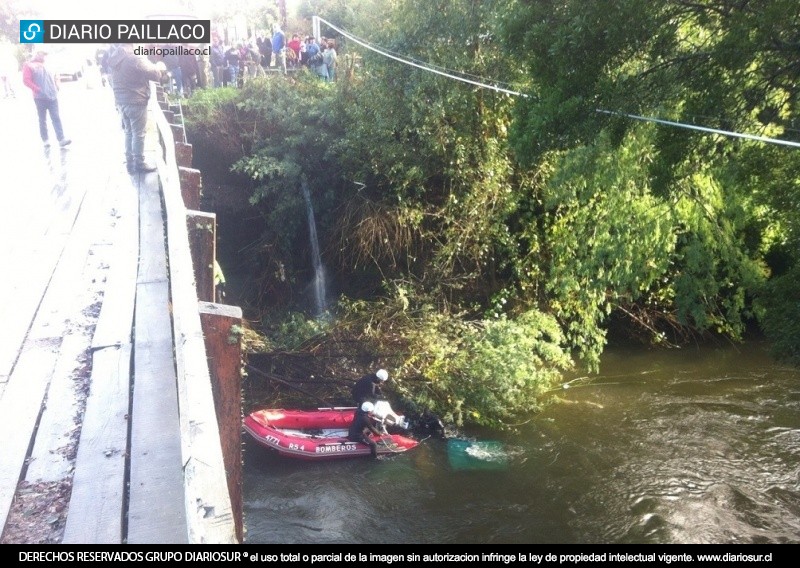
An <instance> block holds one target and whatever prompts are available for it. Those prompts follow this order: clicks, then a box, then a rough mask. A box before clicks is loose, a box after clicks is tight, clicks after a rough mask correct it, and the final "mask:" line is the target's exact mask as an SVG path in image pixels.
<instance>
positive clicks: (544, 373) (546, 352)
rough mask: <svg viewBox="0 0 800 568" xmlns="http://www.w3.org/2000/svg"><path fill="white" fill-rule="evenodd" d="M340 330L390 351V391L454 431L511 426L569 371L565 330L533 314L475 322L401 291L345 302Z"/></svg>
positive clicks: (408, 290) (400, 287)
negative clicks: (463, 426)
mask: <svg viewBox="0 0 800 568" xmlns="http://www.w3.org/2000/svg"><path fill="white" fill-rule="evenodd" d="M342 308H343V313H342V315H341V319H340V324H339V325H340V326H342V327H347V326H349V327H350V328H351V331H352V332H354V333H359V334H360V335H361V340H362V341H370V342H373V343H374V345H375V349H376V350H386V349H391V350H392V351H391V353H385V358H392V359H391V360H393V362H394V363H395V364H394V365H393V368H395V369H396V372H395V373H394V374H393V377H395V378H394V379H393V381H392V386H393V388H394V389H395V390H396V391H398V392H399V393H400V394H402V395H404V396H405V397H406V398H408V399H410V400H413V401H414V402H415V403H417V404H418V405H419V406H421V407H423V408H427V409H430V410H433V411H434V412H436V413H438V414H440V415H441V416H443V417H446V419H447V420H449V421H452V422H454V423H456V424H465V423H469V424H481V425H487V426H492V427H513V425H514V424H515V423H516V422H518V421H520V420H523V419H524V418H525V417H527V416H530V414H531V412H534V411H536V410H537V409H538V408H539V406H540V404H541V395H542V393H544V392H545V391H546V390H548V389H550V388H551V387H552V386H553V385H554V384H555V383H556V382H558V380H559V379H560V378H561V372H562V371H563V370H565V369H568V368H569V367H570V366H571V359H570V357H569V356H568V355H567V354H566V353H565V352H564V351H563V350H562V348H561V343H562V341H563V338H562V334H561V330H560V327H559V326H558V324H557V322H556V321H555V319H554V318H552V317H551V316H548V315H546V314H542V313H541V312H538V311H536V310H530V311H527V312H524V313H522V314H520V315H519V316H516V317H506V316H501V317H499V318H496V319H494V318H493V319H488V320H470V319H466V318H465V317H464V314H455V313H448V312H446V311H442V310H439V309H437V308H435V307H434V305H433V304H431V303H430V298H425V297H423V296H418V295H417V293H416V292H415V291H414V290H413V289H412V288H410V287H408V286H404V285H398V286H397V287H396V288H395V289H394V293H393V295H392V296H391V298H389V299H387V300H386V301H384V302H378V303H375V302H365V301H359V302H344V303H343V304H342Z"/></svg>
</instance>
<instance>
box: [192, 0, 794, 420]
mask: <svg viewBox="0 0 800 568" xmlns="http://www.w3.org/2000/svg"><path fill="white" fill-rule="evenodd" d="M306 4H307V5H306V7H305V8H304V9H306V10H308V11H316V10H317V9H319V10H324V11H325V13H324V14H322V15H323V17H324V16H325V15H327V16H328V17H329V18H330V19H331V20H332V21H333V20H335V18H336V17H339V18H342V19H344V20H345V21H346V22H347V24H346V26H344V27H346V28H348V31H352V32H353V33H355V35H357V36H359V37H361V38H364V39H366V40H367V41H369V42H371V43H373V44H376V45H377V46H379V47H380V48H381V49H382V50H385V51H387V52H390V53H393V54H397V55H399V56H402V57H404V58H410V59H413V60H414V61H416V62H418V63H420V64H423V63H425V64H430V65H432V66H434V67H435V68H437V69H440V70H442V69H447V70H448V71H449V72H454V73H459V72H462V71H463V72H469V73H470V74H471V78H473V79H479V80H482V79H480V78H481V77H488V78H490V79H486V81H487V82H490V83H497V82H499V81H502V82H504V86H511V87H514V86H516V89H517V90H520V89H523V90H525V92H526V93H528V94H529V95H530V96H529V97H510V96H508V95H505V94H500V93H498V92H496V91H492V90H486V89H480V88H476V87H474V86H472V85H467V84H464V83H462V82H455V81H453V80H451V79H447V78H444V77H442V76H441V75H437V74H433V73H430V72H427V71H424V70H422V69H419V68H417V67H412V66H407V65H403V64H402V63H400V62H398V61H395V60H393V59H390V58H386V57H385V56H383V55H379V54H377V53H375V52H373V51H370V50H366V49H364V48H362V47H361V46H359V45H357V44H355V43H354V42H349V41H348V42H344V46H345V47H344V49H343V50H341V51H340V57H341V61H342V62H345V61H346V62H348V64H347V66H346V67H345V66H344V65H343V69H342V71H343V72H342V73H340V74H339V76H338V77H339V79H338V80H337V82H336V83H334V84H330V83H325V82H321V81H319V80H317V79H316V78H315V77H312V76H311V75H310V74H307V73H298V74H297V76H296V77H289V78H287V77H284V76H270V77H268V78H267V79H265V80H263V81H252V82H248V84H247V85H246V87H245V88H244V89H242V90H239V91H235V90H231V91H219V92H216V93H213V94H208V95H207V94H205V93H201V94H200V95H198V96H195V97H193V98H192V99H191V100H190V101H189V102H188V103H187V109H186V114H187V117H188V119H189V122H190V126H191V129H193V131H192V132H190V134H191V135H192V137H194V136H195V135H199V136H201V137H204V138H206V139H208V140H210V141H211V142H209V146H210V147H213V148H214V149H215V151H214V157H215V159H219V160H221V161H224V162H225V163H226V168H231V172H230V173H231V175H235V176H239V179H244V180H246V182H247V183H244V184H243V183H237V184H232V185H235V188H231V189H230V192H231V193H234V192H240V193H245V194H246V199H245V200H243V201H244V202H245V205H241V209H240V210H239V211H240V212H241V217H242V218H243V219H246V220H247V223H242V224H243V225H246V224H253V225H255V226H256V229H257V230H258V231H259V234H260V236H259V238H258V239H257V241H256V242H255V243H246V245H245V246H242V247H241V250H243V251H247V253H248V254H250V255H252V258H251V259H249V263H250V266H255V267H256V268H255V270H256V271H260V273H261V278H260V279H259V280H258V287H259V290H260V292H261V294H262V296H261V297H262V298H264V303H267V302H269V303H270V304H271V305H280V306H281V307H282V308H285V307H286V305H287V302H288V303H291V302H290V300H293V299H295V298H297V297H301V296H302V294H300V293H299V292H298V291H299V290H300V289H301V288H302V287H303V285H304V284H303V283H304V282H309V281H310V280H311V278H310V276H309V274H308V272H309V262H308V259H309V254H308V230H307V225H306V216H305V207H306V204H305V203H304V201H303V196H302V194H301V192H300V191H299V186H300V182H301V180H303V179H306V180H308V185H309V187H310V189H311V201H312V203H313V208H314V212H315V216H316V219H317V225H318V227H317V230H318V233H319V235H320V241H321V242H322V243H324V245H323V261H324V263H325V264H326V267H328V268H329V269H330V273H331V274H332V275H333V280H334V281H335V282H336V283H337V285H338V288H339V290H338V291H339V292H341V293H342V294H343V300H342V302H341V306H340V310H341V311H342V314H341V315H340V317H341V319H340V320H339V321H337V322H336V324H335V325H334V327H332V328H330V329H328V330H327V331H325V333H324V334H323V335H314V333H316V331H315V330H313V329H305V326H304V325H301V322H300V321H299V320H298V321H294V320H289V323H287V324H286V327H285V328H282V330H280V331H279V332H278V335H279V336H280V335H284V336H286V337H287V340H286V341H285V342H283V343H282V344H283V345H285V346H286V347H287V348H296V347H297V346H298V345H306V344H303V343H302V338H308V337H311V336H312V335H313V336H314V337H315V341H330V342H336V341H339V340H340V339H342V337H347V338H348V340H349V341H350V342H349V343H347V345H358V346H359V349H360V348H362V347H363V348H364V349H365V350H368V351H372V352H373V353H376V354H377V356H379V357H380V358H381V359H382V360H385V361H392V362H393V365H392V366H393V368H396V369H398V381H397V383H396V384H397V388H398V389H399V390H400V391H401V392H402V394H405V395H408V396H409V398H414V399H416V400H417V401H418V402H420V403H421V404H423V405H424V406H426V407H428V408H431V409H433V410H436V411H437V412H439V413H440V414H450V415H451V416H452V417H453V418H454V419H456V420H461V421H464V422H474V423H480V424H487V425H509V424H512V423H513V422H514V421H515V420H516V419H518V418H519V417H521V416H524V415H525V414H526V413H527V412H530V411H532V410H533V409H535V408H536V406H537V404H538V402H537V400H538V396H539V394H540V393H541V392H542V391H543V390H546V389H547V388H548V387H549V386H550V385H552V384H553V382H554V381H556V380H557V376H558V372H559V371H560V370H561V369H563V368H565V367H566V365H567V358H566V357H565V356H564V353H566V352H570V353H571V354H576V355H577V356H578V357H580V358H582V359H583V360H584V362H585V363H586V364H587V365H588V367H589V368H590V369H597V368H598V364H599V361H600V356H601V354H602V351H603V349H604V346H605V343H606V341H607V337H608V331H609V327H610V325H611V324H612V322H613V323H614V325H616V326H621V327H623V328H624V331H625V332H626V333H627V334H628V335H629V336H633V337H636V338H637V339H642V340H644V341H647V342H650V343H653V344H661V345H666V344H674V343H680V342H685V341H687V340H689V339H695V338H697V337H698V336H701V335H706V336H707V335H711V334H722V335H724V336H726V337H728V338H731V339H734V340H736V339H739V338H740V337H742V335H743V331H744V329H745V327H746V326H747V325H748V324H750V323H753V322H754V321H756V319H755V318H756V317H763V319H762V321H763V322H764V329H765V330H767V331H768V333H770V334H771V336H772V337H773V338H780V339H781V342H782V343H785V344H786V345H787V346H789V345H797V344H798V343H800V338H799V337H798V335H797V333H798V332H797V330H796V326H793V325H791V323H792V321H794V320H792V319H791V318H788V319H783V318H782V317H781V316H782V312H781V306H782V305H783V304H782V302H785V300H784V299H783V298H781V297H780V296H779V294H784V295H786V296H787V297H791V294H792V293H793V291H792V284H791V283H792V280H791V278H790V277H789V276H786V277H785V278H779V277H783V276H785V275H788V274H792V275H796V272H795V271H796V266H797V261H798V255H797V254H796V252H795V251H797V250H798V243H800V216H798V212H797V207H796V204H797V203H798V199H800V181H798V180H800V153H798V152H796V151H795V150H787V149H786V148H779V147H768V146H766V145H764V144H761V143H757V142H753V141H743V140H740V139H734V138H726V137H722V136H719V135H711V134H708V133H705V132H702V133H701V132H697V131H691V130H687V129H678V128H674V127H667V126H664V125H655V124H651V123H646V122H642V121H635V120H631V119H628V118H623V117H620V116H613V115H608V114H604V113H598V112H596V111H597V109H607V110H612V111H622V112H625V113H631V114H639V115H646V116H657V117H660V118H666V119H670V120H677V121H683V122H686V123H690V124H701V125H706V126H711V127H720V128H724V129H731V130H739V131H742V132H752V133H764V134H767V135H770V136H788V135H787V134H786V133H789V132H791V131H790V130H789V129H790V128H796V126H797V104H798V99H799V98H800V97H799V96H798V93H799V92H800V90H799V89H798V85H800V75H798V68H797V66H796V65H795V60H796V50H795V51H793V47H792V46H796V45H798V42H800V36H798V34H799V33H800V32H798V31H797V30H798V29H800V28H798V27H797V26H796V25H794V23H796V22H794V23H793V20H792V18H787V17H782V16H781V15H780V14H781V13H784V14H786V13H793V12H791V10H790V8H791V6H790V4H791V3H790V2H789V0H775V2H772V3H771V2H768V1H767V0H755V1H753V2H747V3H737V2H730V1H728V0H709V1H703V2H695V3H684V2H675V1H674V0H656V1H654V2H652V3H650V4H648V7H647V10H642V4H641V2H639V1H638V0H621V1H619V2H613V3H598V2H584V1H581V0H566V1H559V2H555V1H552V0H543V1H538V2H521V1H518V0H502V1H499V2H491V3H485V2H484V3H482V2H471V1H468V0H458V1H452V2H443V3H442V2H434V3H431V2H423V1H422V0H393V1H390V2H385V3H381V4H380V8H381V9H380V10H378V9H376V3H375V2H372V1H370V2H365V3H346V2H340V1H339V0H330V1H326V2H308V3H306ZM781 11H783V12H781ZM309 13H310V12H309ZM318 13H319V12H318ZM333 23H341V22H337V21H334V22H333ZM323 34H325V35H328V34H327V33H326V32H325V31H324V30H323ZM330 35H332V34H330ZM227 189H228V188H226V190H227ZM219 193H220V195H219V196H218V197H220V198H223V197H224V196H225V194H224V193H223V192H221V191H220V192H219ZM770 277H771V278H772V279H773V280H772V281H771V282H770V281H768V279H769V278H770ZM795 280H796V279H795ZM765 283H766V284H765ZM387 289H388V290H390V293H389V294H388V295H387V297H385V298H378V297H377V296H378V294H379V291H380V290H384V291H385V290H387ZM756 295H757V297H758V302H757V303H754V298H755V297H756ZM291 307H294V306H291ZM785 312H786V313H788V314H792V313H793V312H792V309H791V306H790V308H789V309H787V310H785ZM795 319H796V318H795ZM295 336H296V337H297V339H296V340H295V339H293V338H294V337H295ZM784 340H785V341H784ZM792 341H793V342H794V343H791V342H792ZM780 351H781V352H782V353H785V354H788V356H793V355H792V351H791V349H788V348H784V349H780Z"/></svg>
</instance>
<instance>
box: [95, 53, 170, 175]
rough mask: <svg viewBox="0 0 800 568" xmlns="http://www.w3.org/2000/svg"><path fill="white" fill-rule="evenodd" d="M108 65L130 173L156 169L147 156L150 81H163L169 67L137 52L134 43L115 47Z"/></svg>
mask: <svg viewBox="0 0 800 568" xmlns="http://www.w3.org/2000/svg"><path fill="white" fill-rule="evenodd" d="M108 67H109V70H110V71H111V87H112V89H113V90H114V100H115V102H116V105H117V109H118V110H119V113H120V115H121V116H122V127H123V129H124V130H125V158H126V161H127V167H128V173H136V172H152V171H155V169H156V168H155V166H152V165H148V164H147V163H146V162H145V159H144V137H145V130H146V128H147V101H148V100H149V99H150V81H157V82H158V81H160V80H161V75H162V73H164V72H165V71H166V67H165V66H164V64H163V63H162V62H159V63H151V62H150V61H148V60H147V59H146V58H144V57H140V56H138V55H136V54H134V53H133V46H132V45H130V44H117V45H115V46H114V47H113V49H112V51H111V52H110V53H109V56H108Z"/></svg>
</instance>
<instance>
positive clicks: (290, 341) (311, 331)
mask: <svg viewBox="0 0 800 568" xmlns="http://www.w3.org/2000/svg"><path fill="white" fill-rule="evenodd" d="M330 327H331V326H330V322H329V321H328V320H327V319H324V318H309V317H307V316H306V315H304V314H301V313H299V312H289V313H286V314H285V315H284V316H283V317H282V318H281V319H278V320H277V321H268V322H267V321H265V322H264V324H263V328H264V331H265V333H266V335H267V337H268V338H269V345H270V349H272V350H274V351H280V350H284V351H298V350H300V349H302V347H303V346H304V345H305V344H306V343H308V342H309V341H311V340H312V339H315V338H318V337H319V336H321V335H323V334H324V333H325V332H327V331H328V329H329V328H330Z"/></svg>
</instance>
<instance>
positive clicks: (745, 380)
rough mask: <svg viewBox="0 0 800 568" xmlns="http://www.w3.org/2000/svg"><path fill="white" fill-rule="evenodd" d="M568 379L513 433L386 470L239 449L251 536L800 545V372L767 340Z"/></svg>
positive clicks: (442, 449) (413, 455)
mask: <svg viewBox="0 0 800 568" xmlns="http://www.w3.org/2000/svg"><path fill="white" fill-rule="evenodd" d="M568 384H569V388H565V389H559V390H558V391H557V392H555V393H554V394H553V396H554V397H557V398H558V399H559V400H560V402H557V403H555V404H551V405H548V406H546V407H545V409H544V410H543V411H542V412H540V413H538V414H536V415H535V416H532V417H530V420H529V421H528V422H527V423H525V424H524V425H522V426H520V428H519V430H518V431H517V432H515V433H513V434H512V433H507V434H498V433H497V432H470V433H468V434H464V433H462V435H461V436H462V438H463V439H464V440H465V441H464V442H462V441H461V440H455V441H450V442H448V441H445V440H438V439H428V440H425V441H424V442H423V443H422V444H421V445H420V446H419V447H417V448H415V449H414V450H411V451H410V452H407V453H405V454H401V455H397V456H394V457H392V458H389V459H386V460H383V461H380V462H375V461H373V460H370V459H354V460H343V461H332V462H326V463H306V462H296V461H291V460H287V459H284V458H279V457H277V456H274V455H273V454H271V453H269V452H268V451H267V450H264V449H262V448H259V447H257V446H255V445H254V444H252V443H246V446H245V465H244V500H245V502H244V514H245V527H246V538H245V542H246V543H282V544H298V543H314V544H317V543H323V544H324V543H328V544H330V543H365V544H366V543H408V544H423V543H431V544H454V543H458V544H463V543H496V544H511V543H523V544H536V543H541V544H554V543H560V544H564V543H574V544H598V543H619V544H623V543H624V544H638V543H654V544H671V543H682V544H689V543H715V544H734V543H744V544H747V543H800V370H798V369H794V368H790V367H786V366H782V365H779V364H777V363H775V362H774V361H772V360H771V359H770V358H769V357H768V355H767V354H766V350H765V348H764V347H763V346H762V345H760V344H750V345H746V346H739V347H738V348H733V347H726V348H722V349H711V348H704V349H683V350H671V351H657V352H643V351H641V350H638V351H637V350H632V351H624V350H615V351H612V352H609V353H607V354H606V355H605V356H604V359H603V362H602V366H601V372H600V374H599V375H592V376H591V377H590V378H580V377H573V378H571V380H570V382H569V383H568ZM465 452H466V453H465ZM482 453H483V454H485V455H481V454H482Z"/></svg>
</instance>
